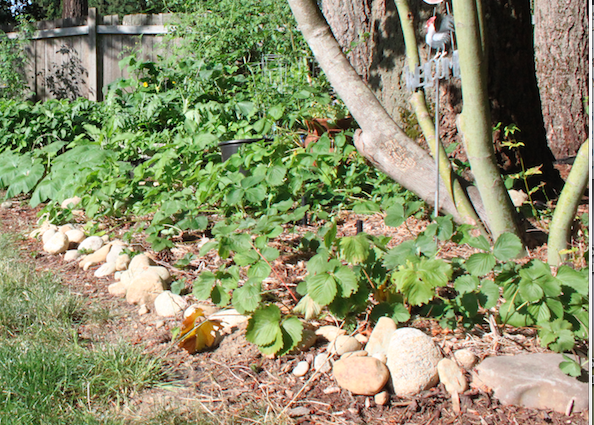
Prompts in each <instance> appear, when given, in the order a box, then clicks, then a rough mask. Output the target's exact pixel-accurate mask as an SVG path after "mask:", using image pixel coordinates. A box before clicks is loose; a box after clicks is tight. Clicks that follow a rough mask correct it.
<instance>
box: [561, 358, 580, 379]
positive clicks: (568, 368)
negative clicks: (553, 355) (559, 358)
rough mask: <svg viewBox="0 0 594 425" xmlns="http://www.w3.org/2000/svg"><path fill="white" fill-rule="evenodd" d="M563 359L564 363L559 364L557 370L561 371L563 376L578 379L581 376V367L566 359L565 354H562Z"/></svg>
mask: <svg viewBox="0 0 594 425" xmlns="http://www.w3.org/2000/svg"><path fill="white" fill-rule="evenodd" d="M563 358H564V359H565V360H566V361H564V362H561V363H559V369H561V371H562V372H563V373H564V374H566V375H569V376H573V377H578V376H580V375H581V374H582V367H581V366H580V364H579V363H578V362H577V361H575V360H573V359H571V358H569V357H567V356H566V355H565V354H563Z"/></svg>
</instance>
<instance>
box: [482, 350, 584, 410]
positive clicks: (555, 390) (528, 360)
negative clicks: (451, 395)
mask: <svg viewBox="0 0 594 425" xmlns="http://www.w3.org/2000/svg"><path fill="white" fill-rule="evenodd" d="M562 361H565V359H564V358H563V356H562V355H561V354H557V353H535V354H523V355H518V356H499V357H489V358H486V359H485V360H483V361H482V362H481V363H480V364H479V365H478V366H477V367H476V368H475V371H476V373H475V375H474V377H473V381H472V384H473V386H476V387H479V388H480V387H487V388H489V389H492V390H493V391H494V396H495V397H496V398H497V399H498V400H499V401H500V402H501V403H502V404H505V405H510V404H511V405H517V406H523V407H527V408H531V409H550V410H555V411H556V412H562V413H564V412H566V410H567V409H568V406H569V405H570V404H571V403H573V411H574V412H582V411H584V410H587V409H588V397H589V392H590V386H589V384H588V383H587V382H580V381H579V380H578V379H577V378H573V377H571V376H568V375H565V374H564V373H563V372H562V371H561V369H559V363H561V362H562Z"/></svg>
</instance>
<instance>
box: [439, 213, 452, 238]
mask: <svg viewBox="0 0 594 425" xmlns="http://www.w3.org/2000/svg"><path fill="white" fill-rule="evenodd" d="M435 221H436V222H437V224H439V228H438V230H437V234H436V236H437V239H439V240H440V241H447V240H450V238H451V237H452V235H453V234H454V222H453V221H452V216H451V215H448V216H446V217H440V216H438V217H435Z"/></svg>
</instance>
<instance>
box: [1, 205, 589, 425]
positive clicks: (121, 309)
mask: <svg viewBox="0 0 594 425" xmlns="http://www.w3.org/2000/svg"><path fill="white" fill-rule="evenodd" d="M582 210H587V205H586V206H583V207H582ZM38 213H39V209H32V208H29V207H28V206H27V202H26V200H21V201H15V202H14V203H13V206H12V207H11V208H9V209H3V208H0V231H2V232H5V233H7V232H10V233H16V234H19V235H23V236H25V235H28V234H29V233H30V232H31V231H32V230H33V229H34V228H35V226H36V222H37V220H38ZM357 220H362V221H363V228H364V230H365V231H366V232H368V233H371V234H377V235H380V234H384V235H390V236H393V237H394V242H393V243H399V242H401V241H403V240H406V239H410V238H412V237H413V236H414V235H416V234H418V233H419V232H421V231H422V230H423V229H424V227H425V226H426V225H427V221H424V220H418V219H414V218H409V219H408V220H407V222H406V223H405V224H404V225H403V226H401V227H400V228H398V229H392V228H387V227H385V226H384V224H383V219H382V217H381V216H379V215H376V216H357V215H355V214H350V213H345V214H344V216H343V217H342V219H341V221H340V226H339V227H340V229H339V232H340V233H342V234H354V233H355V231H356V230H355V229H356V221H357ZM106 225H107V226H108V227H109V229H110V232H111V233H114V234H115V235H117V234H118V233H122V232H124V231H125V230H127V228H128V227H129V226H130V223H127V224H123V223H117V222H110V223H106ZM312 226H315V223H314V224H313V225H309V226H297V227H295V228H294V229H293V233H289V236H288V237H287V240H285V241H283V243H282V244H279V246H278V248H279V249H280V250H281V252H282V255H281V257H280V258H279V260H277V261H276V262H275V263H274V264H273V267H274V271H275V273H274V277H273V278H271V279H268V281H267V285H268V286H269V287H268V288H267V289H269V290H270V291H271V292H272V293H274V294H275V295H276V296H277V297H278V298H277V300H278V301H279V305H282V306H284V308H290V307H291V306H292V305H294V301H293V300H292V297H291V295H290V294H289V291H288V290H287V289H290V288H292V287H294V286H295V285H296V284H297V283H298V282H299V281H300V280H301V279H302V278H303V277H304V276H305V274H306V270H305V267H304V261H303V258H300V257H299V256H297V255H295V254H294V253H293V251H292V249H291V246H292V245H295V244H296V243H297V241H298V240H299V238H300V236H301V235H302V234H304V233H305V232H306V231H308V230H309V231H314V230H315V229H314V228H313V227H312ZM202 236H203V235H182V237H180V238H179V239H178V240H177V242H178V243H176V246H175V248H173V249H171V250H168V251H162V252H160V253H154V252H151V251H150V249H149V244H147V243H146V242H144V241H143V240H142V237H141V236H138V237H137V239H136V240H135V241H134V243H135V248H136V249H144V250H146V253H147V255H149V256H151V257H152V258H153V260H155V261H156V262H157V263H158V264H161V265H164V266H166V267H167V268H169V269H170V270H171V272H172V274H174V275H175V277H176V279H182V278H183V279H186V281H187V282H188V289H189V288H190V284H191V282H192V281H193V280H194V279H195V278H196V276H197V275H198V274H199V273H200V271H202V270H204V269H214V268H218V266H219V265H220V264H221V262H222V261H223V260H221V259H220V258H218V257H216V256H214V254H211V255H209V256H207V257H203V258H199V256H197V258H198V259H196V260H193V261H192V262H191V263H190V265H189V266H188V267H187V268H185V269H183V270H180V269H177V268H175V267H173V264H174V263H175V262H176V261H177V260H179V259H181V258H183V257H184V255H185V254H186V253H197V252H198V249H197V246H198V245H199V244H198V242H199V241H200V238H201V237H202ZM18 246H19V249H20V250H21V251H22V257H23V259H31V260H32V261H33V262H34V264H35V267H36V269H37V270H40V271H47V272H50V273H57V274H59V275H60V276H61V278H62V280H63V283H64V285H65V286H66V287H68V288H69V290H70V291H71V292H73V293H75V294H78V295H80V296H83V297H85V299H86V300H87V302H88V303H89V304H90V305H93V306H94V307H95V308H97V307H100V308H102V309H104V310H105V311H108V312H109V315H110V318H109V320H107V321H106V322H104V323H101V324H96V323H90V324H83V325H81V326H80V328H79V330H78V332H79V336H80V338H82V339H85V340H88V341H93V342H95V343H96V342H100V341H102V340H105V341H113V340H124V341H127V342H128V343H130V344H137V345H142V346H144V347H146V348H145V349H146V351H147V352H149V353H151V354H153V355H155V356H160V357H162V358H164V359H165V361H166V362H167V364H168V365H169V366H170V376H171V382H170V385H168V386H166V387H159V388H153V389H150V390H147V391H144V392H142V393H140V394H137V395H135V396H134V397H133V398H132V400H131V402H129V403H127V404H126V405H125V406H119V407H118V409H120V411H121V413H123V414H124V415H127V416H128V417H129V418H130V421H134V420H141V419H142V418H146V417H150V412H154V411H155V410H157V409H160V408H163V406H167V407H169V408H171V407H177V408H179V409H182V410H183V409H196V408H197V407H196V406H199V407H198V408H200V409H202V410H203V411H204V412H205V414H206V415H207V416H208V417H210V419H211V420H212V422H213V423H221V424H223V423H254V422H257V423H263V422H264V423H266V422H267V418H271V417H276V418H282V417H284V418H286V421H285V422H283V423H295V424H380V423H381V424H410V425H412V424H433V425H441V424H477V425H478V424H481V425H487V424H488V425H491V424H492V425H495V424H503V425H505V424H514V425H517V424H559V425H560V424H564V425H566V424H578V425H582V424H587V423H588V420H589V413H588V412H582V413H572V414H570V415H565V414H562V413H557V412H553V411H544V410H531V409H525V408H521V407H515V406H503V405H501V404H500V403H499V402H498V401H497V399H495V398H494V397H493V395H492V394H491V393H489V392H484V391H482V390H479V389H476V388H471V389H469V390H468V391H466V392H465V393H463V394H461V397H460V399H461V400H460V401H461V413H459V414H456V413H454V411H453V409H452V401H451V398H450V396H449V395H448V393H447V392H446V391H445V389H444V387H443V385H442V384H440V385H438V386H437V387H435V388H432V389H430V390H428V391H424V392H422V393H420V394H418V395H417V396H414V397H409V398H405V397H396V396H394V395H392V396H391V399H390V401H389V403H388V404H387V405H385V406H380V405H376V403H375V402H374V398H373V397H366V396H356V395H352V394H351V393H350V392H349V391H346V390H342V389H340V388H338V387H337V385H336V383H335V382H334V380H333V378H332V376H331V374H314V373H312V372H310V373H309V374H307V375H306V376H305V377H303V378H298V377H295V376H293V374H292V373H291V372H292V370H293V368H294V366H295V365H296V363H297V362H298V361H300V360H307V359H309V360H311V359H312V358H313V356H315V354H316V353H317V352H319V351H320V350H323V349H324V344H322V343H318V345H316V346H314V347H312V348H311V349H310V350H309V351H307V352H301V353H298V354H294V355H287V356H284V357H282V358H272V357H266V356H262V355H261V354H260V352H259V351H258V349H257V348H256V347H255V346H254V345H252V344H250V343H248V342H247V341H246V340H245V337H244V328H239V329H236V330H234V331H233V332H232V333H231V334H228V335H226V336H225V338H224V339H223V340H222V342H221V344H220V345H219V346H218V347H217V348H215V349H212V350H211V351H207V352H202V353H197V354H194V355H190V354H188V353H187V352H186V351H184V350H183V349H180V348H179V347H177V346H176V345H175V344H174V343H172V342H171V331H172V329H174V328H175V327H178V326H179V325H180V318H179V317H177V318H162V317H158V316H157V315H155V314H154V313H152V312H149V313H148V314H144V315H139V313H138V310H139V309H138V306H131V305H128V304H127V303H126V302H125V300H124V299H122V298H116V297H113V296H111V295H110V294H108V291H107V286H108V285H109V284H110V283H112V281H113V280H112V277H110V278H96V277H94V276H93V271H94V270H95V269H96V267H95V268H91V269H90V270H88V271H86V272H85V271H82V269H80V268H79V267H78V265H77V264H76V262H74V263H65V262H64V261H63V259H62V256H50V255H47V254H46V253H44V252H43V250H42V245H41V242H40V241H38V240H36V239H31V238H28V237H26V236H25V237H23V238H20V239H19V241H18ZM579 249H580V250H585V247H579ZM471 252H472V251H470V250H469V249H467V248H462V247H460V246H458V245H454V244H452V245H447V244H446V245H444V246H443V247H442V253H443V255H444V256H446V257H448V256H449V257H453V256H468V255H470V254H471ZM529 256H530V257H531V258H541V259H545V258H546V247H542V246H541V247H538V248H535V249H532V250H530V253H529ZM317 324H320V325H324V324H339V325H340V324H341V323H335V322H334V321H333V319H332V318H331V317H328V318H327V319H324V320H321V321H320V322H318V323H317ZM408 325H409V326H414V327H417V328H419V329H421V330H423V331H424V332H426V333H427V334H429V335H431V336H432V337H433V339H434V341H435V343H436V344H437V346H438V347H440V349H441V350H442V352H443V354H444V355H448V354H451V352H452V351H453V350H456V349H460V348H469V349H470V350H472V351H473V352H474V353H475V354H477V355H478V357H479V358H480V359H483V358H485V357H487V356H493V355H505V354H516V353H526V352H544V351H546V350H544V349H543V348H541V347H540V345H539V344H538V342H537V341H536V337H535V332H534V330H532V329H514V328H506V329H503V330H502V331H501V332H500V333H497V332H494V331H493V329H491V328H490V327H489V324H487V323H485V324H484V325H479V326H476V327H475V328H474V329H473V330H472V331H470V332H464V331H462V330H456V331H449V330H443V329H442V328H440V327H439V326H438V324H437V323H436V322H435V321H434V320H428V319H422V318H420V319H416V320H414V321H412V323H410V324H408ZM370 330H371V326H370V324H369V323H367V322H366V321H365V319H364V318H363V319H361V320H360V322H359V323H358V328H357V330H356V331H357V332H359V333H363V334H367V335H368V334H369V332H370ZM467 377H468V378H469V379H470V375H468V376H467ZM251 418H254V419H251ZM256 419H257V420H256ZM277 423H278V422H277Z"/></svg>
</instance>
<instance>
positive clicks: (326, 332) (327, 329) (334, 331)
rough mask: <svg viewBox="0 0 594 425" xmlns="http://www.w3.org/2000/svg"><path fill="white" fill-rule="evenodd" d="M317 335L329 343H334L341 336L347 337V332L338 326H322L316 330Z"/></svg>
mask: <svg viewBox="0 0 594 425" xmlns="http://www.w3.org/2000/svg"><path fill="white" fill-rule="evenodd" d="M316 335H319V336H321V337H322V338H325V339H326V340H327V341H328V342H332V341H334V340H335V339H336V337H337V336H339V335H346V331H345V330H344V329H340V328H339V327H338V326H332V325H327V326H320V327H319V328H318V329H316Z"/></svg>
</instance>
